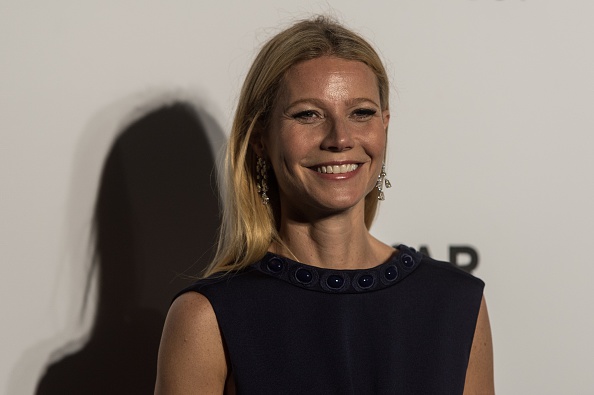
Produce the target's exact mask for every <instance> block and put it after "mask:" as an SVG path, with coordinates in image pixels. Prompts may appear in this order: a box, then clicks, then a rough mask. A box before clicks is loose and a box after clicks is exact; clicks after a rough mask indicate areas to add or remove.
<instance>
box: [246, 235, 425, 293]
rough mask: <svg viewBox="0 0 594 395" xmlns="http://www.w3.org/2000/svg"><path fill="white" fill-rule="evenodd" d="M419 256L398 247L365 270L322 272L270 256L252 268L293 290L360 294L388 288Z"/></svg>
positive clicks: (413, 251) (412, 250) (295, 262)
mask: <svg viewBox="0 0 594 395" xmlns="http://www.w3.org/2000/svg"><path fill="white" fill-rule="evenodd" d="M421 259H422V254H421V253H420V252H417V251H416V250H415V249H414V248H412V247H408V246H405V245H404V244H400V245H398V246H397V251H395V252H394V254H392V256H390V258H388V260H387V261H385V262H384V263H381V264H379V265H377V266H375V267H371V268H368V269H344V270H340V269H326V268H321V267H317V266H311V265H307V264H304V263H301V262H297V261H294V260H292V259H289V258H287V257H284V256H281V255H277V254H274V253H272V252H268V253H266V255H265V256H264V257H263V258H262V259H261V260H260V261H258V262H256V263H254V264H253V265H252V267H253V268H254V269H256V270H257V271H259V272H261V273H263V274H265V275H268V276H271V277H274V278H277V279H279V280H281V281H285V282H288V283H290V284H293V285H295V286H297V287H300V288H304V289H308V290H312V291H318V292H326V293H364V292H371V291H377V290H380V289H384V288H387V287H391V286H393V285H395V284H397V283H399V282H400V281H402V280H403V279H404V278H405V277H406V276H408V275H409V274H410V273H412V272H413V271H414V270H415V269H416V268H417V267H418V266H419V263H420V262H421Z"/></svg>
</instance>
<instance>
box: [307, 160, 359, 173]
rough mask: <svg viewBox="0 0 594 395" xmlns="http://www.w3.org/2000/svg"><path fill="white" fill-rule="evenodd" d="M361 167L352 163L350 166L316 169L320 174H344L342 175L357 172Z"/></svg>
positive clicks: (320, 167)
mask: <svg viewBox="0 0 594 395" xmlns="http://www.w3.org/2000/svg"><path fill="white" fill-rule="evenodd" d="M357 167H359V165H358V164H356V163H351V164H348V165H333V166H319V167H317V168H316V170H317V171H318V173H325V174H342V173H350V172H351V171H355V170H357Z"/></svg>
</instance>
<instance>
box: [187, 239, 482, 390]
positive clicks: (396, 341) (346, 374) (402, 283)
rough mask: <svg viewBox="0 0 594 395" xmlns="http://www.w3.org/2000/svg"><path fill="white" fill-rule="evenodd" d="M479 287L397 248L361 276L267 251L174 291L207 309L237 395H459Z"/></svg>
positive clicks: (453, 270) (448, 268)
mask: <svg viewBox="0 0 594 395" xmlns="http://www.w3.org/2000/svg"><path fill="white" fill-rule="evenodd" d="M483 287H484V283H483V282H482V281H481V280H479V279H477V278H475V277H473V276H472V275H470V274H468V273H466V272H463V271H462V270H460V269H458V268H456V267H455V266H453V265H452V264H450V263H447V262H439V261H436V260H433V259H431V258H428V257H427V256H424V255H422V254H420V253H418V252H417V251H415V250H414V249H413V248H409V247H406V246H404V245H400V246H399V247H398V250H397V251H396V252H395V253H394V254H393V256H392V257H391V258H390V259H388V260H387V261H386V262H384V263H383V264H381V265H379V266H376V267H374V268H371V269H365V270H332V269H322V268H318V267H314V266H309V265H305V264H302V263H298V262H295V261H292V260H290V259H288V258H286V257H282V256H279V255H275V254H272V253H268V254H266V255H265V256H264V257H263V258H262V259H261V260H260V261H259V262H256V263H255V264H253V265H251V266H249V267H248V268H246V269H245V270H242V271H240V272H237V273H232V274H225V275H219V276H216V277H211V278H208V279H204V280H199V281H198V282H196V283H195V284H193V285H192V286H190V287H188V288H186V289H185V290H183V291H182V292H181V293H184V292H189V291H195V292H199V293H201V294H202V295H204V296H205V297H206V298H208V300H209V301H210V303H211V304H212V307H213V309H214V312H215V314H216V317H217V320H218V324H219V327H220V330H221V334H222V338H223V342H224V344H225V347H226V350H227V352H228V357H229V362H230V365H231V366H230V371H231V374H233V376H234V379H235V384H236V390H237V393H238V394H258V395H263V394H275V395H278V394H299V395H303V394H340V395H346V394H353V395H355V394H356V395H362V394H422V395H428V394H439V395H453V394H462V392H463V390H464V380H465V375H466V368H467V365H468V359H469V355H470V349H471V346H472V339H473V335H474V329H475V325H476V320H477V315H478V311H479V307H480V303H481V297H482V293H483ZM181 293H180V294H181Z"/></svg>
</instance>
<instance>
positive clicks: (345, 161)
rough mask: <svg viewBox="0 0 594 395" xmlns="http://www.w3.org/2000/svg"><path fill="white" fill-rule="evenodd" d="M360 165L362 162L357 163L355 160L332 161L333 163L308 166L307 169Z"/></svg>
mask: <svg viewBox="0 0 594 395" xmlns="http://www.w3.org/2000/svg"><path fill="white" fill-rule="evenodd" d="M362 163H363V162H359V161H356V160H333V161H329V162H321V163H317V164H315V165H313V166H309V168H318V167H321V166H340V165H360V164H362Z"/></svg>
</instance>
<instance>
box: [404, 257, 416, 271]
mask: <svg viewBox="0 0 594 395" xmlns="http://www.w3.org/2000/svg"><path fill="white" fill-rule="evenodd" d="M400 262H402V264H403V265H404V267H405V268H407V269H410V268H411V267H413V266H414V265H415V260H414V259H413V257H412V256H410V255H408V254H402V255H401V256H400Z"/></svg>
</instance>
